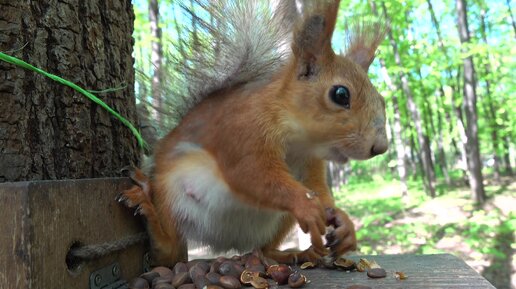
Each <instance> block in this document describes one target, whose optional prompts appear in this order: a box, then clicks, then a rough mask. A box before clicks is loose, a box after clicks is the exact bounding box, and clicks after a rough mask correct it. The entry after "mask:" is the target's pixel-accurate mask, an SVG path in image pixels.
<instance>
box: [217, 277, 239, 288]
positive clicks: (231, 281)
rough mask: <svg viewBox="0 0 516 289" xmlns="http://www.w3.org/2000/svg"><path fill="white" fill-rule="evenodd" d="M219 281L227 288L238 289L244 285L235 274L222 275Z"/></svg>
mask: <svg viewBox="0 0 516 289" xmlns="http://www.w3.org/2000/svg"><path fill="white" fill-rule="evenodd" d="M219 283H220V285H222V287H224V288H226V289H238V288H241V287H242V284H240V281H239V280H238V279H237V278H235V277H233V276H222V277H220V279H219Z"/></svg>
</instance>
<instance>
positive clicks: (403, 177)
mask: <svg viewBox="0 0 516 289" xmlns="http://www.w3.org/2000/svg"><path fill="white" fill-rule="evenodd" d="M380 65H381V68H382V70H381V71H382V76H383V79H384V80H385V83H387V86H388V87H389V89H390V90H392V91H397V90H398V88H397V87H396V86H395V85H394V83H393V82H392V79H391V77H390V76H389V73H388V72H387V68H386V66H385V61H384V60H383V59H380ZM392 108H393V115H394V124H393V126H392V129H393V133H392V137H393V139H394V147H395V148H396V167H397V169H398V176H399V178H400V182H401V194H402V196H407V194H408V186H407V167H406V160H405V156H406V153H405V146H404V144H403V140H402V138H401V117H400V108H399V104H398V97H397V96H396V93H393V94H392Z"/></svg>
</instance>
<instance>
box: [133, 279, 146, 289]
mask: <svg viewBox="0 0 516 289" xmlns="http://www.w3.org/2000/svg"><path fill="white" fill-rule="evenodd" d="M129 289H149V282H147V280H145V279H143V278H141V277H138V278H134V279H133V280H131V282H130V283H129Z"/></svg>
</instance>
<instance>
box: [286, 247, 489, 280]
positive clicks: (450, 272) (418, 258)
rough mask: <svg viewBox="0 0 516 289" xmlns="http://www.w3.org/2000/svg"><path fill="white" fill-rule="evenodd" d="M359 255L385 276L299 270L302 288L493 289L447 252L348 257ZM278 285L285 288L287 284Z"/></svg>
mask: <svg viewBox="0 0 516 289" xmlns="http://www.w3.org/2000/svg"><path fill="white" fill-rule="evenodd" d="M361 257H362V258H366V259H368V260H370V261H371V260H374V261H376V262H377V263H378V264H379V265H380V266H381V267H382V268H384V269H385V270H386V271H387V277H385V278H380V279H372V278H369V277H367V275H366V272H358V271H355V272H344V271H339V270H329V269H310V270H302V273H303V274H305V275H306V276H307V277H308V279H309V280H310V283H309V284H307V285H305V286H304V287H303V288H314V289H315V288H317V289H332V288H342V289H344V288H346V287H348V286H350V285H354V284H360V285H367V286H369V287H371V288H374V289H380V288H381V289H405V288H406V289H409V288H411V289H419V288H425V289H434V288H446V289H448V288H449V289H454V288H468V289H481V288H482V289H487V288H495V287H494V286H493V285H491V283H489V282H488V281H487V280H486V279H484V277H482V276H480V275H479V274H478V273H477V272H476V271H475V270H473V269H472V268H471V267H469V266H468V265H467V264H466V263H465V262H464V261H462V260H461V259H459V258H457V257H455V256H453V255H450V254H435V255H413V254H407V255H377V256H352V257H349V258H351V259H353V260H355V261H358V260H359V259H360V258H361ZM396 271H401V272H403V273H405V275H406V276H407V277H408V278H407V279H405V280H397V279H396V278H395V277H394V273H395V272H396ZM280 288H288V286H281V287H280Z"/></svg>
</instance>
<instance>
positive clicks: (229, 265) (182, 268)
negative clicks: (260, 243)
mask: <svg viewBox="0 0 516 289" xmlns="http://www.w3.org/2000/svg"><path fill="white" fill-rule="evenodd" d="M258 255H259V254H253V253H248V254H245V255H243V256H233V257H232V258H225V257H218V258H217V259H215V260H209V261H208V260H192V261H190V262H188V263H181V262H179V263H177V264H176V265H175V266H174V267H173V268H172V269H170V268H167V267H155V268H153V269H152V270H151V271H149V272H147V273H143V274H142V275H140V276H139V277H137V278H135V279H133V280H132V281H131V282H130V283H129V288H130V289H151V288H152V289H238V288H242V286H243V285H246V286H252V288H257V289H275V288H279V287H278V286H280V285H288V286H289V287H290V288H299V287H302V286H303V285H305V284H307V283H309V282H310V281H309V280H308V279H307V278H306V276H305V275H303V274H301V273H300V272H299V271H296V270H293V269H292V268H291V267H290V266H288V265H285V264H278V263H277V262H275V261H274V260H272V259H269V258H266V257H263V256H261V257H259V256H258ZM320 265H322V266H324V267H326V268H330V269H337V268H338V269H341V270H344V271H354V270H357V271H360V272H364V271H367V276H368V277H370V278H383V277H385V276H386V272H385V270H384V269H382V268H380V266H379V265H378V264H377V263H376V262H374V261H368V260H367V259H360V261H359V262H358V263H355V262H354V261H353V260H351V259H345V258H338V259H337V260H332V259H330V258H328V259H324V258H323V262H322V264H320ZM316 266H317V264H314V263H312V262H306V263H303V264H302V265H301V266H300V269H302V270H304V269H310V268H314V267H316ZM396 273H397V274H398V275H397V277H396V278H397V279H398V278H399V279H405V278H406V276H405V275H404V274H403V273H402V272H396ZM398 276H399V277H398ZM348 288H349V289H352V288H356V289H359V288H362V289H366V288H369V287H367V286H363V285H351V286H349V287H348Z"/></svg>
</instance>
